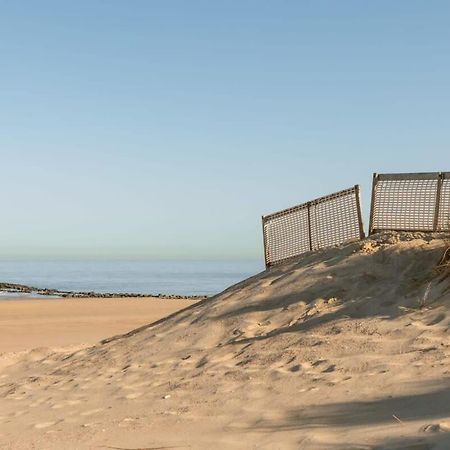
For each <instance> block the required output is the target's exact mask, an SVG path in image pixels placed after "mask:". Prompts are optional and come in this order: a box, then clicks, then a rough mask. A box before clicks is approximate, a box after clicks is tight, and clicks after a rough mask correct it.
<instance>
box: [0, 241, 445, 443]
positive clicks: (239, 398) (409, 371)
mask: <svg viewBox="0 0 450 450" xmlns="http://www.w3.org/2000/svg"><path fill="white" fill-rule="evenodd" d="M448 246H449V242H448V240H447V239H446V237H445V236H442V235H441V236H438V235H436V236H434V237H432V236H425V235H421V234H411V233H410V234H408V233H403V234H397V233H388V234H383V235H377V236H374V237H372V238H371V239H366V240H365V241H362V242H355V243H350V244H347V245H344V246H342V247H339V248H333V249H328V250H323V251H319V252H315V253H310V254H306V255H303V256H302V257H299V258H298V259H296V260H295V261H291V262H289V263H286V264H283V265H280V266H277V267H274V268H272V269H270V270H268V271H265V272H263V273H261V274H259V275H257V276H255V277H253V278H250V279H248V280H246V281H244V282H242V283H239V284H237V285H235V286H232V287H231V288H229V289H227V290H226V291H224V292H223V293H221V294H219V295H217V296H215V297H213V298H211V299H207V300H205V301H202V302H199V303H197V304H196V305H193V306H191V307H188V308H187V309H185V310H182V311H180V312H178V313H175V314H173V315H172V316H169V317H168V318H166V319H163V320H161V321H159V322H156V323H154V324H151V325H148V326H145V327H142V328H140V329H137V330H133V331H131V332H129V333H127V334H125V335H121V336H116V337H112V338H110V339H107V340H105V341H103V342H101V343H99V344H97V345H95V346H93V347H90V348H86V349H83V350H80V351H78V352H75V353H62V354H61V353H52V352H49V351H44V350H39V349H38V350H34V351H32V352H29V353H28V354H26V355H24V357H23V358H22V359H21V360H20V361H18V362H17V363H16V364H14V365H10V366H8V367H6V368H4V369H3V370H1V371H0V448H5V449H15V450H17V449H28V448H36V449H60V448H65V449H101V448H117V449H154V448H192V449H210V448H212V447H215V448H221V449H222V448H223V449H228V448H230V449H231V448H239V449H247V448H248V449H278V448H279V449H285V448H286V449H290V448H292V449H299V448H300V449H317V450H318V449H320V450H322V449H345V450H349V449H398V450H399V449H404V450H406V449H414V450H428V449H448V448H450V379H449V374H450V372H449V370H450V347H449V345H450V341H449V329H450V312H449V301H450V289H449V287H450V277H447V276H446V274H445V273H443V272H442V271H441V272H438V271H436V266H437V264H438V263H439V261H440V260H441V258H442V256H443V254H444V251H445V249H446V248H447V247H448Z"/></svg>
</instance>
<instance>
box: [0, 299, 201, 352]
mask: <svg viewBox="0 0 450 450" xmlns="http://www.w3.org/2000/svg"><path fill="white" fill-rule="evenodd" d="M193 303H195V301H194V300H187V299H160V298H118V299H110V298H82V299H77V298H65V299H55V298H48V299H42V298H39V299H32V298H26V299H15V298H14V299H8V298H7V297H6V298H3V299H2V300H1V301H0V354H2V353H7V352H20V351H24V350H30V349H35V348H42V347H47V348H58V347H67V346H83V345H93V344H95V343H96V342H98V341H100V340H102V339H104V338H107V337H109V336H112V335H115V334H120V333H125V332H127V331H130V330H132V329H133V328H138V327H140V326H142V325H144V324H147V323H150V322H155V321H156V320H159V319H161V318H162V317H165V316H167V315H169V314H172V313H173V312H175V311H178V310H180V309H182V308H185V307H187V306H190V305H192V304H193Z"/></svg>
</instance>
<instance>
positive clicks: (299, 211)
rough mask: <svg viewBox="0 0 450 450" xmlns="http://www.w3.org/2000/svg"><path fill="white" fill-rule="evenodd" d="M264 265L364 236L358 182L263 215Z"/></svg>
mask: <svg viewBox="0 0 450 450" xmlns="http://www.w3.org/2000/svg"><path fill="white" fill-rule="evenodd" d="M262 227H263V239H264V259H265V263H266V267H270V266H272V265H274V264H278V263H281V262H283V261H286V260H289V259H291V258H294V257H296V256H298V255H300V254H302V253H305V252H307V251H311V250H318V249H321V248H325V247H330V246H333V245H338V244H342V243H343V242H345V241H348V240H351V239H363V238H364V237H365V235H364V228H363V222H362V215H361V202H360V189H359V186H358V185H355V186H354V187H352V188H349V189H345V190H343V191H339V192H336V193H333V194H330V195H326V196H325V197H320V198H318V199H315V200H312V201H309V202H306V203H303V204H301V205H297V206H294V207H292V208H288V209H284V210H282V211H279V212H276V213H273V214H269V215H267V216H263V217H262Z"/></svg>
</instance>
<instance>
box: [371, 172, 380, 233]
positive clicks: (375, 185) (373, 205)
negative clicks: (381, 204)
mask: <svg viewBox="0 0 450 450" xmlns="http://www.w3.org/2000/svg"><path fill="white" fill-rule="evenodd" d="M377 183H378V174H377V173H376V172H375V173H374V174H373V180H372V200H371V202H370V220H369V236H370V235H371V234H372V233H373V219H374V213H375V211H374V210H375V192H376V187H377Z"/></svg>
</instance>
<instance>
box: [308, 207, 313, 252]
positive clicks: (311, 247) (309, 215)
mask: <svg viewBox="0 0 450 450" xmlns="http://www.w3.org/2000/svg"><path fill="white" fill-rule="evenodd" d="M307 211H308V241H309V249H310V250H312V249H313V243H312V231H311V202H308V204H307Z"/></svg>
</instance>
